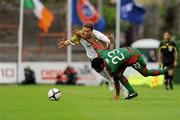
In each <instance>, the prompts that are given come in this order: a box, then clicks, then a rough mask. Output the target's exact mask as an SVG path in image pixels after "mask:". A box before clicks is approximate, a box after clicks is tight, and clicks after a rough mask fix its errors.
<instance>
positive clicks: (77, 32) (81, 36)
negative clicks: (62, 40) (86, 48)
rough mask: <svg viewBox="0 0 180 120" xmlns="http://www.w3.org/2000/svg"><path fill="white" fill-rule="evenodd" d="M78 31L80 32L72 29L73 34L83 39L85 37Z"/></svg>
mask: <svg viewBox="0 0 180 120" xmlns="http://www.w3.org/2000/svg"><path fill="white" fill-rule="evenodd" d="M79 31H80V30H79V29H74V30H73V34H75V35H77V36H78V37H80V38H83V39H85V38H86V37H85V36H84V35H83V34H82V33H80V32H79Z"/></svg>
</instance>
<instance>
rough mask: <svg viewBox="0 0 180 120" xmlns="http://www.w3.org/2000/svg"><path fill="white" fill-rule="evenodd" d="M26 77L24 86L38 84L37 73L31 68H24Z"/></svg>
mask: <svg viewBox="0 0 180 120" xmlns="http://www.w3.org/2000/svg"><path fill="white" fill-rule="evenodd" d="M24 76H25V80H24V81H23V82H22V84H36V78H35V73H34V71H33V70H32V69H31V68H30V67H29V66H27V67H26V68H24Z"/></svg>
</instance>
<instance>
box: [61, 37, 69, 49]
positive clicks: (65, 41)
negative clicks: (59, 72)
mask: <svg viewBox="0 0 180 120" xmlns="http://www.w3.org/2000/svg"><path fill="white" fill-rule="evenodd" d="M70 44H71V43H70V41H69V40H65V39H62V41H60V42H59V43H58V48H64V47H66V46H68V45H70Z"/></svg>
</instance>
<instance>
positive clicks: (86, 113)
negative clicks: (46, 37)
mask: <svg viewBox="0 0 180 120" xmlns="http://www.w3.org/2000/svg"><path fill="white" fill-rule="evenodd" d="M53 87H57V88H59V89H60V90H61V91H62V94H63V95H62V98H61V99H60V100H59V101H50V100H48V97H47V92H48V90H49V89H50V88H53ZM134 88H135V89H136V91H137V92H138V93H139V96H138V97H137V98H135V99H133V100H123V99H121V100H119V101H113V100H112V95H113V94H114V92H109V91H108V89H107V88H106V87H105V86H94V87H93V86H60V85H57V86H56V85H32V86H31V85H30V86H22V85H0V120H57V119H58V120H180V85H175V89H174V90H172V91H166V90H165V89H164V86H161V87H157V88H153V89H152V88H149V87H147V86H134Z"/></svg>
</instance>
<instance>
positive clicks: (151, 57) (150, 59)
mask: <svg viewBox="0 0 180 120" xmlns="http://www.w3.org/2000/svg"><path fill="white" fill-rule="evenodd" d="M148 62H157V58H156V55H155V51H154V50H150V51H149V56H148Z"/></svg>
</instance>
